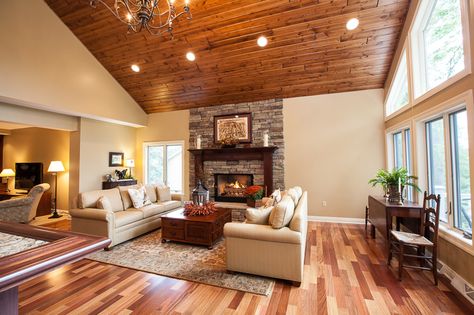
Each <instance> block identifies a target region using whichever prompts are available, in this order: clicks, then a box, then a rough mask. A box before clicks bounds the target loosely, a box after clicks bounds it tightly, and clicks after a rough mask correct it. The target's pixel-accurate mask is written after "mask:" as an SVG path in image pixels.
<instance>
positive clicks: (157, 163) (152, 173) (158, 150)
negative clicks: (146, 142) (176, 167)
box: [146, 145, 164, 184]
mask: <svg viewBox="0 0 474 315" xmlns="http://www.w3.org/2000/svg"><path fill="white" fill-rule="evenodd" d="M163 150H164V148H163V146H161V145H156V146H149V147H147V172H146V174H147V178H146V183H147V184H162V183H164V178H163V153H164V152H163Z"/></svg>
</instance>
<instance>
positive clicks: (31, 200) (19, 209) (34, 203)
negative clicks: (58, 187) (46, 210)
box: [0, 184, 49, 223]
mask: <svg viewBox="0 0 474 315" xmlns="http://www.w3.org/2000/svg"><path fill="white" fill-rule="evenodd" d="M48 189H49V184H39V185H36V186H35V187H33V188H31V190H30V192H29V193H28V195H27V196H26V197H23V198H15V199H10V200H5V201H0V221H5V222H15V223H29V222H30V221H31V220H33V219H34V218H35V216H36V209H37V208H38V204H39V202H40V199H41V196H43V193H44V192H45V191H47V190H48Z"/></svg>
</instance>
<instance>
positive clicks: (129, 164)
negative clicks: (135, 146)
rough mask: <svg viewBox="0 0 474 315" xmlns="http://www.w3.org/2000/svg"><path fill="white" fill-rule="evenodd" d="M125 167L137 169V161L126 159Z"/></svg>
mask: <svg viewBox="0 0 474 315" xmlns="http://www.w3.org/2000/svg"><path fill="white" fill-rule="evenodd" d="M125 167H135V160H134V159H126V160H125Z"/></svg>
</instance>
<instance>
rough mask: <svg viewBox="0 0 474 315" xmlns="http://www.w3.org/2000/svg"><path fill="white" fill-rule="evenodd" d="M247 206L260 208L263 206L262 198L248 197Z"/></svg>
mask: <svg viewBox="0 0 474 315" xmlns="http://www.w3.org/2000/svg"><path fill="white" fill-rule="evenodd" d="M247 206H249V207H251V208H258V207H261V206H262V199H258V200H253V199H251V198H247Z"/></svg>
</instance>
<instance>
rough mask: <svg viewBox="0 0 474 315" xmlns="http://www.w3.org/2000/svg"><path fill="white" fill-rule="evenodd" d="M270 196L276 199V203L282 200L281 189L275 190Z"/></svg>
mask: <svg viewBox="0 0 474 315" xmlns="http://www.w3.org/2000/svg"><path fill="white" fill-rule="evenodd" d="M270 198H272V199H274V200H275V202H276V203H278V202H280V201H281V198H282V195H281V191H280V189H277V190H275V191H274V192H273V193H272V194H271V195H270Z"/></svg>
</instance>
